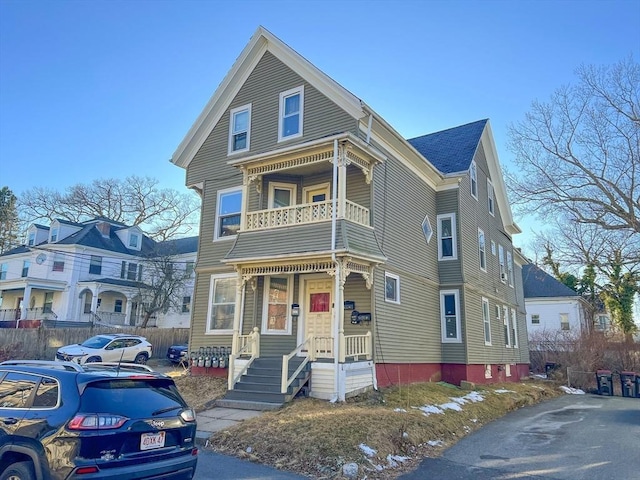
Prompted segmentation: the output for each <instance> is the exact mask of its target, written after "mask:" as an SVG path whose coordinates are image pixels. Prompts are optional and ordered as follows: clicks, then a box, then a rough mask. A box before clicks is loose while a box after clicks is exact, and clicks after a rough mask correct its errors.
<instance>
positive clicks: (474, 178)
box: [469, 160, 478, 200]
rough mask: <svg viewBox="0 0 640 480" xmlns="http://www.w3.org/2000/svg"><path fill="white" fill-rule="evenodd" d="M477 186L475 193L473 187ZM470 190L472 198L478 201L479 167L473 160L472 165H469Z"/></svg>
mask: <svg viewBox="0 0 640 480" xmlns="http://www.w3.org/2000/svg"><path fill="white" fill-rule="evenodd" d="M474 185H475V187H476V188H475V192H474V191H473V190H474V189H473V186H474ZM469 190H470V193H471V196H472V197H473V198H475V199H476V200H478V165H477V164H476V161H475V160H471V164H470V165H469Z"/></svg>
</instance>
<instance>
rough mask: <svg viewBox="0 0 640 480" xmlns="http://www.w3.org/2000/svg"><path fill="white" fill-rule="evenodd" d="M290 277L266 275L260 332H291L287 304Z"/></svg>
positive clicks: (289, 294) (289, 293)
mask: <svg viewBox="0 0 640 480" xmlns="http://www.w3.org/2000/svg"><path fill="white" fill-rule="evenodd" d="M292 293H293V292H292V289H291V277H289V276H286V277H266V278H265V282H264V307H263V312H262V332H263V333H265V334H287V335H288V334H291V320H290V318H289V305H290V304H291V295H292Z"/></svg>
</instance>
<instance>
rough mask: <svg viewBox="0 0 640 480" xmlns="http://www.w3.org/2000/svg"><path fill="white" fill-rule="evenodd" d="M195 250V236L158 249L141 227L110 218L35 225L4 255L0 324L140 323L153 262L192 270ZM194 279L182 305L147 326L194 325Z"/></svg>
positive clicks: (188, 284)
mask: <svg viewBox="0 0 640 480" xmlns="http://www.w3.org/2000/svg"><path fill="white" fill-rule="evenodd" d="M197 248H198V238H197V237H189V238H183V239H178V240H169V241H166V242H161V243H157V242H155V241H153V240H152V239H151V238H149V237H147V236H146V235H145V234H144V232H142V230H140V228H138V227H137V226H127V225H124V224H122V223H119V222H115V221H112V220H109V219H105V218H95V219H92V220H89V221H86V222H80V223H76V222H69V221H65V220H55V221H53V222H52V223H51V225H49V226H43V225H38V224H33V225H31V226H30V227H29V229H28V230H27V238H26V241H25V244H24V245H22V246H19V247H17V248H14V249H13V250H10V251H8V252H5V253H4V254H2V255H0V299H1V300H0V322H1V325H2V326H5V327H11V326H20V325H23V326H24V325H29V322H28V321H32V320H35V321H36V322H35V323H33V322H32V324H35V325H37V324H38V322H40V321H54V320H55V321H57V322H65V321H67V322H69V321H73V322H94V323H103V324H109V325H127V326H135V325H140V324H141V322H142V320H143V310H142V308H141V305H140V298H139V295H140V284H141V282H143V281H144V280H146V276H145V275H146V273H148V271H149V270H150V269H149V262H150V258H152V257H153V256H154V255H157V254H162V255H165V256H170V258H171V260H172V261H173V262H174V263H175V265H176V268H180V269H185V270H188V271H190V272H193V268H194V265H195V262H196V255H197ZM194 278H195V275H192V276H191V279H189V280H188V281H187V282H186V283H185V284H184V289H183V291H182V292H180V296H181V298H182V302H181V305H180V306H179V307H178V308H177V309H172V310H170V311H168V312H167V313H166V314H163V313H161V314H158V315H157V316H156V318H153V319H152V321H151V322H150V323H149V324H148V325H149V326H158V327H167V328H170V327H180V328H187V327H189V325H190V319H191V297H192V292H193V281H194Z"/></svg>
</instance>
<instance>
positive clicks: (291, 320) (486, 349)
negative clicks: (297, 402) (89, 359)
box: [171, 27, 529, 403]
mask: <svg viewBox="0 0 640 480" xmlns="http://www.w3.org/2000/svg"><path fill="white" fill-rule="evenodd" d="M171 161H172V162H173V163H174V164H176V165H178V166H180V167H182V168H184V169H185V171H186V185H187V186H188V187H189V188H192V189H195V190H196V191H197V192H198V193H199V194H200V196H201V198H202V211H201V226H200V237H199V238H200V242H199V251H198V260H197V265H196V274H197V276H196V285H195V290H194V294H193V295H194V298H193V309H192V321H191V334H190V350H191V351H195V350H197V349H199V348H200V347H208V346H229V347H231V355H230V357H229V369H228V379H229V394H228V397H229V398H237V399H243V398H244V399H254V400H256V401H257V400H258V399H262V400H264V401H266V402H276V403H282V401H286V400H288V399H289V398H290V397H291V396H292V395H294V394H295V393H296V392H297V391H298V390H300V389H301V388H302V387H305V392H307V393H308V394H310V395H311V396H314V397H317V398H323V399H337V400H342V399H344V398H345V397H347V396H350V395H353V394H355V393H358V392H361V391H363V390H366V389H369V388H372V387H376V386H379V385H389V384H394V383H399V382H400V383H408V382H416V381H440V380H444V381H447V382H451V383H454V384H459V383H460V382H461V381H462V380H467V381H472V382H478V383H483V382H495V381H505V380H507V381H508V380H518V379H519V378H520V377H522V376H524V375H528V362H529V357H528V348H527V332H526V322H525V311H524V300H523V290H522V275H521V266H522V264H523V263H524V262H525V260H524V259H523V258H522V257H521V256H520V255H519V254H518V252H517V251H516V250H514V247H513V245H512V235H514V234H516V233H519V229H518V227H517V225H516V224H515V223H514V220H513V218H512V214H511V210H510V207H509V203H508V201H507V197H506V189H505V185H504V182H503V178H502V173H501V168H500V164H499V161H498V155H497V151H496V147H495V144H494V141H493V137H492V133H491V126H490V123H489V121H488V120H480V121H476V122H473V123H469V124H467V125H463V126H458V127H454V128H451V129H448V130H445V131H441V132H437V133H432V134H429V135H425V136H422V137H418V138H414V139H408V140H407V139H405V138H403V137H402V136H401V135H400V134H399V133H398V132H397V131H396V130H394V129H393V127H392V126H391V125H389V124H388V123H387V122H386V121H385V120H384V119H383V118H382V117H380V116H379V115H378V114H376V113H375V112H374V111H373V110H372V109H371V108H370V107H369V106H367V104H365V103H364V102H363V101H362V100H360V99H359V98H357V97H356V96H354V95H353V94H352V93H350V92H349V91H347V90H345V89H344V88H343V87H341V86H340V85H339V84H338V83H337V82H335V81H334V80H333V79H331V78H329V77H328V76H327V75H325V74H324V73H322V72H321V71H320V70H318V69H317V68H316V67H314V66H313V65H312V64H311V63H309V62H308V61H307V60H305V59H304V58H303V57H302V56H300V55H299V54H298V53H296V52H295V51H294V50H292V49H291V48H290V47H289V46H287V45H285V44H284V43H283V42H282V41H281V40H279V39H278V38H276V37H275V36H274V35H272V34H271V33H270V32H268V31H266V30H265V29H264V28H262V27H260V28H258V30H257V31H256V33H255V34H254V35H253V37H252V38H251V40H250V42H249V44H248V45H247V46H246V47H245V49H244V50H243V51H242V53H241V54H240V56H239V57H238V59H237V61H236V62H235V64H234V65H233V67H232V68H231V70H230V71H229V73H228V74H227V76H226V77H225V78H224V79H223V80H222V82H221V84H220V86H219V87H218V89H217V90H216V91H215V93H214V95H213V96H212V98H211V100H210V101H209V103H208V104H207V105H206V106H205V108H204V110H203V111H202V113H201V114H200V116H199V117H198V118H197V119H196V121H195V123H194V124H193V126H192V127H191V129H190V130H189V131H188V132H187V134H186V136H185V138H184V140H183V141H182V143H181V144H180V145H179V146H178V148H177V150H176V152H175V153H174V155H173V158H172V160H171ZM267 377H270V378H267ZM260 394H262V396H260ZM234 395H236V396H235V397H234Z"/></svg>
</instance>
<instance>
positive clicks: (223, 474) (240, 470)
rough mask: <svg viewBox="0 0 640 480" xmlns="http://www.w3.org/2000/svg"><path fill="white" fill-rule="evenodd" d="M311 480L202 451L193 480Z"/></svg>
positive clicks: (209, 451)
mask: <svg viewBox="0 0 640 480" xmlns="http://www.w3.org/2000/svg"><path fill="white" fill-rule="evenodd" d="M302 479H304V480H309V478H308V477H301V476H300V475H295V474H293V473H289V472H282V471H280V470H276V469H275V468H271V467H265V466H264V465H260V464H257V463H251V462H249V461H246V460H240V459H238V458H235V457H228V456H226V455H220V454H217V453H214V452H212V451H211V450H205V449H202V448H201V449H200V453H199V454H198V467H197V468H196V475H195V476H194V477H193V480H302Z"/></svg>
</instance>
